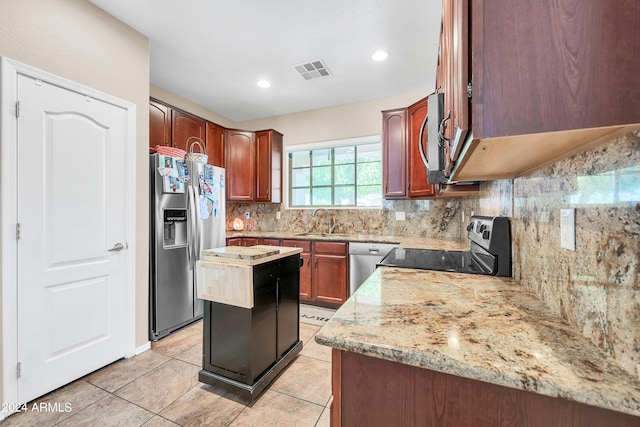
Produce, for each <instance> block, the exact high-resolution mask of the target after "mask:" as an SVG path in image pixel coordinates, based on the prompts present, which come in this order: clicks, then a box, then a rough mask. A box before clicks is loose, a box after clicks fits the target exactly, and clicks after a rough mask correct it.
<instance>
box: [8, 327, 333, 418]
mask: <svg viewBox="0 0 640 427" xmlns="http://www.w3.org/2000/svg"><path fill="white" fill-rule="evenodd" d="M319 329H320V327H319V326H313V325H307V324H304V323H301V324H300V339H301V340H302V342H303V343H304V347H303V349H302V351H301V352H300V354H299V355H298V357H297V358H296V359H295V360H294V361H293V362H292V363H291V364H290V365H289V366H288V367H287V368H286V369H285V370H284V371H283V372H282V373H281V374H280V375H279V376H278V377H277V378H276V379H275V381H274V382H273V383H272V384H271V386H270V387H269V388H268V389H267V390H266V391H265V392H264V393H263V394H262V395H261V396H260V397H259V398H258V399H257V400H255V401H254V402H253V403H250V404H248V403H247V402H243V401H241V400H238V399H237V398H235V397H232V396H229V395H228V394H225V393H223V392H220V391H218V392H216V390H215V388H214V387H212V386H210V385H207V384H203V383H200V382H198V371H199V370H200V368H201V357H202V356H201V354H202V321H199V322H196V323H194V324H192V325H189V326H187V327H186V328H184V329H182V330H180V331H178V332H175V333H173V334H171V335H169V336H168V337H166V338H164V339H161V340H160V341H158V342H155V343H152V344H151V350H149V351H146V352H144V353H142V354H139V355H137V356H135V357H132V358H129V359H123V360H119V361H117V362H114V363H112V364H111V365H109V366H106V367H104V368H102V369H100V370H98V371H96V372H93V373H92V374H90V375H88V376H86V377H84V378H82V379H80V380H77V381H75V382H73V383H71V384H69V385H67V386H65V387H62V388H60V389H58V390H56V391H53V392H51V393H49V394H47V395H46V396H43V397H41V398H39V399H36V401H35V402H36V403H38V404H40V403H52V404H55V403H59V404H60V405H59V407H60V408H64V404H66V403H69V404H70V406H71V410H70V411H69V412H64V411H63V410H62V411H50V412H46V411H42V412H40V411H34V410H32V408H33V402H31V403H29V404H28V409H29V410H28V411H26V412H21V413H17V414H14V415H12V416H10V417H8V418H7V419H5V420H4V421H1V422H0V426H1V427H14V426H38V427H47V426H92V427H93V426H145V427H171V426H173V427H175V426H185V427H186V426H234V427H235V426H312V427H313V426H316V427H325V426H329V407H328V404H329V399H330V397H331V349H330V348H328V347H324V346H321V345H319V344H316V342H315V341H314V340H313V336H314V335H315V333H316V332H317V331H318V330H319Z"/></svg>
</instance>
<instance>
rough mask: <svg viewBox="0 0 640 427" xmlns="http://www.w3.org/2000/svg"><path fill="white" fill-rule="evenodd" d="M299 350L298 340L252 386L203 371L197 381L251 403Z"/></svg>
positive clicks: (299, 343)
mask: <svg viewBox="0 0 640 427" xmlns="http://www.w3.org/2000/svg"><path fill="white" fill-rule="evenodd" d="M301 350H302V341H300V340H298V341H297V342H296V343H295V344H294V345H293V346H291V348H290V349H289V350H288V351H287V352H286V353H285V354H284V356H283V357H282V358H280V359H279V360H278V361H277V362H276V363H274V364H273V366H271V367H269V369H267V370H266V371H264V373H263V374H262V375H260V376H259V377H258V378H257V379H256V381H255V382H254V383H253V384H252V385H249V384H245V383H242V382H240V381H236V380H232V379H230V378H227V377H224V376H222V375H218V374H215V373H213V372H210V371H207V370H204V369H202V370H201V371H200V372H199V373H198V380H199V381H200V382H203V383H205V384H209V385H212V386H217V387H220V388H222V389H223V390H225V391H228V392H231V393H232V394H234V395H235V396H238V397H240V398H241V399H243V400H246V401H253V400H255V399H256V398H257V397H258V396H259V395H260V393H262V392H263V391H264V390H265V389H266V388H267V387H268V386H269V384H271V382H272V381H273V380H274V378H275V377H276V376H278V374H279V373H280V372H282V371H283V370H284V369H285V368H286V367H287V366H288V365H289V363H291V362H293V360H294V359H295V358H296V357H297V356H298V353H300V351H301Z"/></svg>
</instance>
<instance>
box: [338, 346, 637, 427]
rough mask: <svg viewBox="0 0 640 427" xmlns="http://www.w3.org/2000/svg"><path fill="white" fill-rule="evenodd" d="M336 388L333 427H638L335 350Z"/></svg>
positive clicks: (606, 413)
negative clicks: (358, 426) (360, 426)
mask: <svg viewBox="0 0 640 427" xmlns="http://www.w3.org/2000/svg"><path fill="white" fill-rule="evenodd" d="M532 386H533V383H532ZM332 387H333V404H332V407H331V425H332V426H333V427H336V426H354V425H362V426H390V425H394V426H443V427H446V426H451V427H457V426H474V427H485V426H487V427H489V426H491V427H501V426H505V427H506V426H531V427H596V426H598V427H602V426H616V427H621V426H628V427H630V426H638V425H640V418H638V417H634V416H631V415H627V414H622V413H619V412H614V411H610V410H607V409H602V408H598V407H594V406H589V405H585V404H581V403H576V402H572V401H568V400H565V399H561V398H553V397H549V396H543V395H541V394H537V393H532V392H528V391H524V390H517V389H512V388H508V387H504V386H498V385H494V384H490V383H486V382H482V381H477V380H470V379H466V378H462V377H458V376H454V375H449V374H443V373H440V372H436V371H431V370H428V369H421V368H417V367H413V366H409V365H404V364H401V363H396V362H391V361H388V360H383V359H378V358H375V357H369V356H364V355H360V354H356V353H352V352H346V351H341V350H337V349H334V350H333V352H332Z"/></svg>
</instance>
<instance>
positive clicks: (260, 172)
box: [255, 129, 282, 203]
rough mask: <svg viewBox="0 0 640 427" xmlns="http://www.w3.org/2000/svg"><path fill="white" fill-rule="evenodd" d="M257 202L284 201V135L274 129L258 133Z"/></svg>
mask: <svg viewBox="0 0 640 427" xmlns="http://www.w3.org/2000/svg"><path fill="white" fill-rule="evenodd" d="M255 200H256V201H257V202H273V203H280V202H281V201H282V134H281V133H279V132H277V131H275V130H272V129H271V130H263V131H258V132H256V191H255Z"/></svg>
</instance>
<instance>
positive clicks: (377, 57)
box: [371, 50, 389, 61]
mask: <svg viewBox="0 0 640 427" xmlns="http://www.w3.org/2000/svg"><path fill="white" fill-rule="evenodd" d="M387 56H389V54H388V53H387V52H385V51H384V50H376V51H375V52H373V55H371V59H373V60H374V61H384V60H385V59H387Z"/></svg>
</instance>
